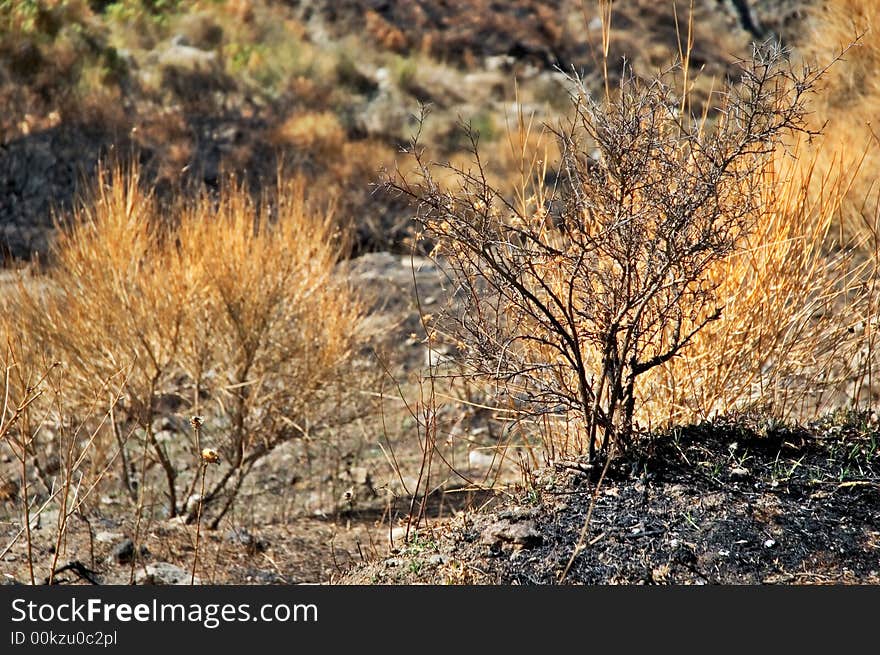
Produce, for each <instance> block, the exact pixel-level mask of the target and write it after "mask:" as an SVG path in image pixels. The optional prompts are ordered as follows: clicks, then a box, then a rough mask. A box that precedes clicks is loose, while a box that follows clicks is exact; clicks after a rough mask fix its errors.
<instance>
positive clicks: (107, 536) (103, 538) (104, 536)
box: [95, 532, 125, 544]
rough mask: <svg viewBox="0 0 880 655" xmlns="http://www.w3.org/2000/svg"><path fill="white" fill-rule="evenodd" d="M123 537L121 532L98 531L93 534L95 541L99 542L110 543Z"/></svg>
mask: <svg viewBox="0 0 880 655" xmlns="http://www.w3.org/2000/svg"><path fill="white" fill-rule="evenodd" d="M124 538H125V535H124V534H122V533H121V532H98V533H97V534H95V541H97V542H98V543H99V544H112V543H114V542H117V541H119V540H120V539H124Z"/></svg>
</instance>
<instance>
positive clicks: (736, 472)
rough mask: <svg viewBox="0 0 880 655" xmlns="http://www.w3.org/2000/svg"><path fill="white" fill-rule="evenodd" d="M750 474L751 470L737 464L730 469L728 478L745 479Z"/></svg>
mask: <svg viewBox="0 0 880 655" xmlns="http://www.w3.org/2000/svg"><path fill="white" fill-rule="evenodd" d="M750 475H751V471H749V469H747V468H745V467H743V466H737V467H736V468H734V469H731V471H730V478H731V479H732V480H745V479H746V478H747V477H749V476H750Z"/></svg>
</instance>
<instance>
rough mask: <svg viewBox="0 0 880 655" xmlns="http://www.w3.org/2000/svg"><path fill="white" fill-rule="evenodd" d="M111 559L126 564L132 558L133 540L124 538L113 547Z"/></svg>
mask: <svg viewBox="0 0 880 655" xmlns="http://www.w3.org/2000/svg"><path fill="white" fill-rule="evenodd" d="M113 559H114V560H116V562H117V563H119V564H128V563H129V562H131V560H132V559H134V542H133V541H132V540H131V539H125V540H124V541H121V542H120V543H118V544H116V546H115V547H114V548H113Z"/></svg>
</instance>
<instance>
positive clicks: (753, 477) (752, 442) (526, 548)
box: [338, 413, 880, 584]
mask: <svg viewBox="0 0 880 655" xmlns="http://www.w3.org/2000/svg"><path fill="white" fill-rule="evenodd" d="M878 437H880V432H878V428H877V425H876V415H874V416H873V420H872V418H871V416H869V415H863V414H854V413H852V414H842V413H839V414H837V415H833V416H828V417H826V418H824V419H823V420H821V421H818V422H816V423H813V424H810V425H808V426H806V427H804V428H788V427H785V426H777V425H775V424H774V423H773V422H772V421H764V420H756V419H753V418H749V417H737V418H736V420H733V419H726V420H718V421H715V422H712V423H706V424H703V425H698V426H691V427H687V428H681V429H677V430H675V431H673V432H671V433H668V434H665V435H661V436H657V437H655V438H653V439H648V440H646V441H645V442H644V443H643V444H642V445H640V446H639V447H638V448H637V449H635V450H634V451H633V452H631V453H630V454H628V455H627V456H625V457H622V458H620V459H618V460H617V461H615V462H614V463H613V464H612V465H611V466H609V469H608V472H607V475H606V477H605V479H604V481H603V482H602V484H601V486H600V487H599V490H598V495H596V485H597V480H598V477H599V472H598V471H597V470H595V469H589V468H588V467H585V466H583V465H582V463H578V462H566V463H562V464H557V465H555V466H552V467H549V468H546V469H543V470H539V471H536V472H534V474H533V485H531V488H525V489H523V490H522V491H521V492H519V493H517V494H515V495H514V496H512V497H510V498H509V499H507V500H506V501H504V502H502V503H500V504H499V505H498V506H496V507H495V508H493V509H491V510H483V511H471V512H462V513H460V514H459V515H457V516H456V517H455V518H454V519H452V520H451V521H449V522H448V523H445V524H443V525H442V527H435V528H433V529H430V530H424V531H422V532H421V533H420V534H419V535H418V536H417V537H415V538H414V539H413V540H412V541H411V542H410V544H408V545H406V546H405V547H403V548H401V549H399V550H398V551H397V552H396V553H395V554H394V555H393V556H392V557H389V558H385V559H382V560H379V561H377V562H374V563H372V564H370V565H369V566H362V567H360V568H358V569H356V570H354V571H352V572H350V573H349V574H348V575H347V576H344V577H342V578H339V580H338V581H339V582H342V583H354V584H376V583H380V584H412V583H429V584H436V583H465V584H555V583H558V582H560V581H564V582H565V583H568V584H816V583H819V584H822V583H826V584H844V583H846V584H851V583H855V584H876V583H878V582H880V463H878V459H877V451H876V448H877V443H878ZM593 498H595V507H594V509H593V513H592V517H591V521H590V525H589V530H588V531H587V533H586V537H585V539H584V541H583V543H585V544H586V547H584V548H582V549H581V551H580V553H579V555H578V556H577V557H576V558H575V559H574V562H573V563H572V566H571V568H570V569H569V570H568V572H567V574H565V572H566V567H567V565H568V562H569V559H570V557H571V554H572V553H573V552H574V549H575V546H576V544H577V543H578V538H579V536H580V534H581V531H582V529H583V526H584V522H585V519H586V515H587V513H588V511H589V508H590V505H591V503H592V500H593ZM564 574H565V575H564ZM563 575H564V578H563Z"/></svg>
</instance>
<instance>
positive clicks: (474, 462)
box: [468, 450, 495, 470]
mask: <svg viewBox="0 0 880 655" xmlns="http://www.w3.org/2000/svg"><path fill="white" fill-rule="evenodd" d="M494 462H495V455H494V453H492V452H483V451H482V450H472V451H471V452H469V453H468V466H469V467H470V468H471V469H478V470H479V469H488V468H489V467H491V466H492V464H493V463H494Z"/></svg>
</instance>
